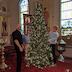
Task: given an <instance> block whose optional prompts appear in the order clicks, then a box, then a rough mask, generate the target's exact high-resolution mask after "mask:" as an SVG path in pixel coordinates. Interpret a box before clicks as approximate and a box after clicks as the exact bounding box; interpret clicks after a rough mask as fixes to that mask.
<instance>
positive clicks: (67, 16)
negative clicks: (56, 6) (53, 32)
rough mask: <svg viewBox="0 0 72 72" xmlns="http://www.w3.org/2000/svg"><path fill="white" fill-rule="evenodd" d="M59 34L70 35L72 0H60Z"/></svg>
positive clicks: (71, 28)
mask: <svg viewBox="0 0 72 72" xmlns="http://www.w3.org/2000/svg"><path fill="white" fill-rule="evenodd" d="M61 35H62V36H66V35H72V0H61Z"/></svg>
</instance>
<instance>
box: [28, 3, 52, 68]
mask: <svg viewBox="0 0 72 72" xmlns="http://www.w3.org/2000/svg"><path fill="white" fill-rule="evenodd" d="M29 28H30V29H31V32H30V45H29V49H28V54H27V58H28V61H29V64H32V65H34V66H36V67H38V68H42V67H45V66H47V65H50V64H51V48H50V47H49V45H48V32H47V27H46V24H45V20H44V16H43V9H42V4H40V3H39V2H37V4H36V8H35V15H34V16H33V17H32V23H31V24H30V27H29Z"/></svg>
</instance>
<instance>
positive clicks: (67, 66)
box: [0, 55, 72, 72]
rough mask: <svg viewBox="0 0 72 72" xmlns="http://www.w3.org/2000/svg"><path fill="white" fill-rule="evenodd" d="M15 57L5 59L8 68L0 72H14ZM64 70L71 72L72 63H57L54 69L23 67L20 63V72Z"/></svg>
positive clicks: (60, 71) (54, 71) (63, 71)
mask: <svg viewBox="0 0 72 72" xmlns="http://www.w3.org/2000/svg"><path fill="white" fill-rule="evenodd" d="M15 63H16V62H15V55H14V56H9V57H8V58H7V59H6V64H7V65H8V66H9V67H8V68H6V69H5V71H1V70H0V72H15V70H16V69H15ZM66 69H70V72H72V61H70V62H67V61H66V62H57V65H56V66H55V67H46V68H43V69H38V68H36V67H34V66H30V67H25V63H24V61H23V63H22V71H21V72H66V71H65V70H66Z"/></svg>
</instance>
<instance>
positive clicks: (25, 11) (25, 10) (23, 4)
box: [19, 0, 29, 32]
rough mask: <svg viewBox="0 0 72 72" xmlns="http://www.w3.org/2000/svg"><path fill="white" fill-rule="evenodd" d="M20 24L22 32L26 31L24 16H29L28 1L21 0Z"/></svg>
mask: <svg viewBox="0 0 72 72" xmlns="http://www.w3.org/2000/svg"><path fill="white" fill-rule="evenodd" d="M19 7H20V24H21V32H23V31H24V22H23V21H24V19H23V14H29V4H28V0H20V4H19Z"/></svg>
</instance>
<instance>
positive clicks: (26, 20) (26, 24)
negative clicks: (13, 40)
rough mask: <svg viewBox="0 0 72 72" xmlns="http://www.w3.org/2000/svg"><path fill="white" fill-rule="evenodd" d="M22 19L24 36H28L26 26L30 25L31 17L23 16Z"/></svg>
mask: <svg viewBox="0 0 72 72" xmlns="http://www.w3.org/2000/svg"><path fill="white" fill-rule="evenodd" d="M23 17H24V34H28V25H29V24H30V23H31V15H29V14H23Z"/></svg>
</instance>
